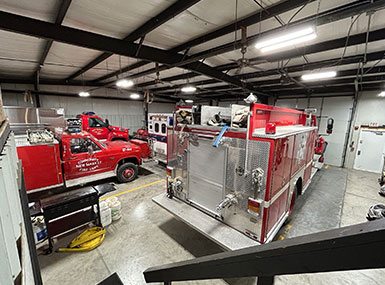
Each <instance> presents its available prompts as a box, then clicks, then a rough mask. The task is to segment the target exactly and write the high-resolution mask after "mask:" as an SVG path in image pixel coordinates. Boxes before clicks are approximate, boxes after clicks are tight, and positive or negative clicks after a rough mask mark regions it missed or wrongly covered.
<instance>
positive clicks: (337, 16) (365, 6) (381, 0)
mask: <svg viewBox="0 0 385 285" xmlns="http://www.w3.org/2000/svg"><path fill="white" fill-rule="evenodd" d="M384 7H385V0H374V1H372V0H358V1H355V2H353V3H348V4H345V5H342V6H339V7H336V8H333V9H331V10H328V11H324V12H321V13H319V14H315V15H311V16H309V17H306V18H304V19H301V20H298V21H295V22H293V23H292V24H291V25H290V27H296V26H300V25H309V24H314V23H315V22H316V23H317V26H320V25H324V24H328V23H331V22H335V21H338V20H341V19H344V18H347V17H351V16H354V15H357V14H360V13H365V12H368V11H373V10H378V9H383V8H384ZM287 28H288V27H287V26H284V27H279V28H276V29H272V30H269V31H266V32H263V33H259V34H256V35H253V36H250V37H248V38H247V42H248V43H249V44H250V43H252V42H254V41H256V40H257V39H258V38H259V37H262V36H268V35H272V34H274V33H277V32H280V31H283V30H285V29H287ZM365 34H366V33H365ZM241 47H242V42H241V40H238V41H236V42H230V43H227V44H224V45H221V46H218V47H215V48H212V49H208V50H205V51H202V52H199V53H197V54H194V55H191V56H190V57H189V58H186V59H185V60H183V61H181V62H178V63H177V64H174V65H168V66H160V67H158V68H156V69H155V68H153V69H150V70H148V71H147V73H145V74H146V75H148V74H151V73H154V72H157V71H162V70H166V69H169V68H171V67H177V66H183V65H185V64H188V63H190V62H194V61H198V60H201V59H204V58H208V57H212V56H215V55H219V54H223V53H226V52H229V51H233V50H235V49H239V48H241ZM300 50H301V51H302V53H303V49H300ZM288 55H289V54H288ZM299 55H302V54H301V53H299ZM266 58H270V59H273V58H274V56H272V57H266ZM143 74H144V73H143ZM133 76H134V77H135V76H136V75H133ZM131 77H132V76H131Z"/></svg>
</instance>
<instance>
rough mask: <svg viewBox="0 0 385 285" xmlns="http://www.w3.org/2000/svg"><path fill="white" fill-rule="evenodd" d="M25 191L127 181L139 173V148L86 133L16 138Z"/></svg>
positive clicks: (37, 134)
mask: <svg viewBox="0 0 385 285" xmlns="http://www.w3.org/2000/svg"><path fill="white" fill-rule="evenodd" d="M15 140H16V147H17V153H18V156H19V159H21V161H22V165H23V168H24V176H25V184H26V189H27V191H30V192H35V191H40V190H45V189H49V188H55V187H60V186H65V187H72V186H75V185H82V184H85V183H88V182H91V181H95V180H100V179H104V178H108V177H112V176H116V177H117V178H118V180H119V181H120V182H130V181H132V180H134V179H135V178H136V176H137V174H138V166H139V165H140V164H141V162H142V157H144V156H143V153H142V149H141V147H140V146H138V145H135V144H133V143H130V142H123V141H112V142H104V143H103V142H101V141H99V140H97V139H96V138H95V137H94V136H92V135H90V134H89V133H86V132H81V133H75V134H70V133H64V134H62V135H55V137H53V136H51V138H49V135H47V133H43V134H42V135H39V133H35V134H33V133H32V134H27V135H20V136H15Z"/></svg>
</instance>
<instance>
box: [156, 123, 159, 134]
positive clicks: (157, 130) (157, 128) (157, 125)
mask: <svg viewBox="0 0 385 285" xmlns="http://www.w3.org/2000/svg"><path fill="white" fill-rule="evenodd" d="M155 132H156V133H158V132H159V124H158V123H155Z"/></svg>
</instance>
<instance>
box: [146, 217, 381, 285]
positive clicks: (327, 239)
mask: <svg viewBox="0 0 385 285" xmlns="http://www.w3.org/2000/svg"><path fill="white" fill-rule="evenodd" d="M384 248H385V219H382V220H377V221H373V222H367V223H362V224H357V225H353V226H349V227H343V228H339V229H334V230H330V231H324V232H320V233H316V234H310V235H305V236H300V237H296V238H291V239H285V240H280V241H275V242H271V243H268V244H264V245H260V246H253V247H250V248H245V249H240V250H236V251H232V252H224V253H219V254H214V255H209V256H205V257H200V258H196V259H193V260H187V261H182V262H176V263H171V264H167V265H161V266H156V267H151V268H149V269H147V270H146V271H144V277H145V279H146V282H147V283H151V282H164V284H171V282H172V281H187V280H203V279H218V278H239V277H258V285H262V284H274V276H276V275H285V274H303V273H316V272H329V271H343V270H360V269H372V268H384V267H385V257H384Z"/></svg>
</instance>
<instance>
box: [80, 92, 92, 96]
mask: <svg viewBox="0 0 385 285" xmlns="http://www.w3.org/2000/svg"><path fill="white" fill-rule="evenodd" d="M79 96H80V97H88V96H90V93H88V92H86V91H80V92H79Z"/></svg>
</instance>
